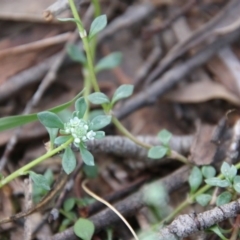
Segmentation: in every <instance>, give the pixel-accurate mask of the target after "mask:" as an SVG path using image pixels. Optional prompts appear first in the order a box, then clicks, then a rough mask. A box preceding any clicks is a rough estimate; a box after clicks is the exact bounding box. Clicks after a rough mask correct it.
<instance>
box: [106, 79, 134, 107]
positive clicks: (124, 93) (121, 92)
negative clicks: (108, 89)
mask: <svg viewBox="0 0 240 240" xmlns="http://www.w3.org/2000/svg"><path fill="white" fill-rule="evenodd" d="M132 94H133V85H129V84H123V85H121V86H120V87H118V88H117V90H116V91H115V93H114V95H113V98H112V102H111V103H112V105H114V104H115V102H117V101H119V100H120V99H123V98H127V97H130V96H131V95H132Z"/></svg>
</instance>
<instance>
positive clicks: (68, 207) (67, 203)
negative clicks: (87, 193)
mask: <svg viewBox="0 0 240 240" xmlns="http://www.w3.org/2000/svg"><path fill="white" fill-rule="evenodd" d="M75 202H76V201H75V198H68V199H67V200H65V201H64V203H63V209H64V211H66V212H69V211H71V210H72V209H73V207H74V205H75Z"/></svg>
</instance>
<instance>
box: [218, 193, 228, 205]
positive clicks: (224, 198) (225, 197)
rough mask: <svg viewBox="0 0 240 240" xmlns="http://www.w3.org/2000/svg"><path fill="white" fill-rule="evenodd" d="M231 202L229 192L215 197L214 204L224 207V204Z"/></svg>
mask: <svg viewBox="0 0 240 240" xmlns="http://www.w3.org/2000/svg"><path fill="white" fill-rule="evenodd" d="M231 200H232V194H231V193H230V192H227V191H225V192H223V193H221V194H220V195H219V196H218V197H217V201H216V204H217V206H221V205H224V204H226V203H229V202H230V201H231Z"/></svg>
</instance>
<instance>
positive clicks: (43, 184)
mask: <svg viewBox="0 0 240 240" xmlns="http://www.w3.org/2000/svg"><path fill="white" fill-rule="evenodd" d="M29 175H30V178H31V179H32V180H33V182H34V184H35V185H36V186H37V187H40V188H43V189H45V190H48V191H49V190H50V186H49V183H48V180H47V179H46V178H45V177H44V176H43V175H41V174H37V173H35V172H32V171H30V172H29Z"/></svg>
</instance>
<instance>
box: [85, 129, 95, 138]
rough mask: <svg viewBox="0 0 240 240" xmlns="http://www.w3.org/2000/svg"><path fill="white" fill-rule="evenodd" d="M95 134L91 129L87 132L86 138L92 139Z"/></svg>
mask: <svg viewBox="0 0 240 240" xmlns="http://www.w3.org/2000/svg"><path fill="white" fill-rule="evenodd" d="M95 136H96V133H95V132H94V131H93V130H91V131H90V132H88V133H87V138H88V139H89V140H93V139H94V137H95Z"/></svg>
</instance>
